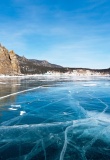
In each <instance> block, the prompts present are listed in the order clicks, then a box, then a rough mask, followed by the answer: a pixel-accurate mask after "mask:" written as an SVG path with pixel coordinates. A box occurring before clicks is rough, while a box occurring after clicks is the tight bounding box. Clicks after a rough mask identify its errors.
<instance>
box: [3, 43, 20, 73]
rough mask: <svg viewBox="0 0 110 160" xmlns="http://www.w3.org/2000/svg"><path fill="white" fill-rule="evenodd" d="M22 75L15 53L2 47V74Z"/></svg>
mask: <svg viewBox="0 0 110 160" xmlns="http://www.w3.org/2000/svg"><path fill="white" fill-rule="evenodd" d="M20 73H21V71H20V66H19V62H18V60H17V57H16V54H15V53H14V52H13V51H10V52H9V51H8V50H7V49H6V48H5V47H3V46H1V45H0V74H5V75H19V74H20Z"/></svg>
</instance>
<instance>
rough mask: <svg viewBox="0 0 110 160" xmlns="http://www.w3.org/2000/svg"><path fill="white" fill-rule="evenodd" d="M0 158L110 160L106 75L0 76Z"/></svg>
mask: <svg viewBox="0 0 110 160" xmlns="http://www.w3.org/2000/svg"><path fill="white" fill-rule="evenodd" d="M0 125H1V126H0V159H1V160H110V78H109V77H107V78H103V77H100V78H96V77H94V78H89V79H86V78H80V79H77V78H76V79H74V78H72V77H71V78H67V77H63V78H62V77H59V78H52V77H50V78H47V77H28V78H7V79H6V78H5V79H4V78H0Z"/></svg>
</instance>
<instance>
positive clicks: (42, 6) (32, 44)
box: [0, 0, 110, 69]
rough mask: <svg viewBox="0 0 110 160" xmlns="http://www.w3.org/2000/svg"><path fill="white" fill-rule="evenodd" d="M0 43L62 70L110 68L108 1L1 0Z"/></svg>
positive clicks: (21, 54)
mask: <svg viewBox="0 0 110 160" xmlns="http://www.w3.org/2000/svg"><path fill="white" fill-rule="evenodd" d="M0 43H1V44H2V45H3V46H5V47H6V48H7V49H8V50H14V51H15V53H16V54H18V55H20V56H25V57H27V58H30V59H38V60H47V61H49V62H51V63H54V64H59V65H62V66H64V67H83V68H99V69H100V68H109V67H110V62H109V61H110V1H109V0H1V1H0Z"/></svg>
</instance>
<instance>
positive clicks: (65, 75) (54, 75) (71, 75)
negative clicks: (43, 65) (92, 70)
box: [0, 74, 110, 78]
mask: <svg viewBox="0 0 110 160" xmlns="http://www.w3.org/2000/svg"><path fill="white" fill-rule="evenodd" d="M20 77H21V78H22V77H68V78H69V77H74V78H75V77H85V78H88V77H110V75H108V74H106V75H97V74H94V75H88V74H85V75H82V74H79V75H75V74H32V75H29V74H27V75H26V74H25V75H0V78H20Z"/></svg>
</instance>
